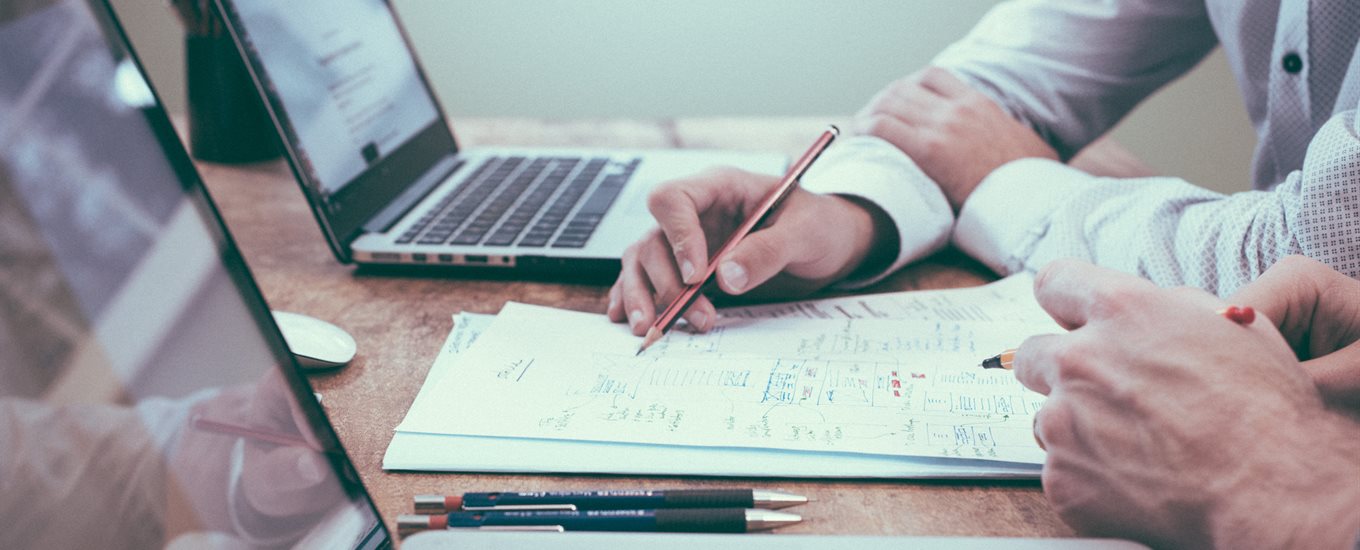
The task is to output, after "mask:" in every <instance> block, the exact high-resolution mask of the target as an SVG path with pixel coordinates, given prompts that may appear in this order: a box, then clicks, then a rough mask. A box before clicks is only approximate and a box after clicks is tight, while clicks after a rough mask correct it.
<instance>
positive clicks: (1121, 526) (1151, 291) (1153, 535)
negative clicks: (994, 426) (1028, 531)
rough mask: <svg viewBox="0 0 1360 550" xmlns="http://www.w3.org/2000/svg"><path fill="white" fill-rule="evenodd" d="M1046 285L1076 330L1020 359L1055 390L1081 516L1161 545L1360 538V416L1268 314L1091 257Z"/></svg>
mask: <svg viewBox="0 0 1360 550" xmlns="http://www.w3.org/2000/svg"><path fill="white" fill-rule="evenodd" d="M1035 296H1036V297H1037V298H1038V300H1039V303H1040V304H1041V305H1042V306H1043V307H1044V309H1046V310H1047V311H1048V312H1049V313H1050V314H1051V315H1053V318H1054V319H1055V320H1057V321H1058V322H1059V324H1061V325H1063V326H1064V327H1067V328H1069V329H1072V332H1070V333H1068V334H1064V335H1046V336H1037V337H1034V338H1031V339H1029V340H1027V341H1026V342H1025V343H1024V344H1023V345H1022V346H1021V347H1020V348H1019V350H1018V351H1017V353H1016V356H1015V375H1016V377H1017V378H1018V379H1019V380H1020V382H1021V383H1023V384H1024V385H1025V386H1026V387H1029V388H1030V389H1033V390H1035V391H1038V392H1040V393H1044V394H1047V395H1048V396H1049V397H1048V400H1047V401H1046V402H1045V404H1044V406H1043V408H1042V409H1041V410H1040V411H1039V413H1038V415H1037V417H1036V421H1035V436H1036V438H1037V439H1038V440H1040V441H1041V442H1042V444H1043V445H1044V446H1045V447H1046V448H1047V450H1048V458H1047V460H1046V462H1045V464H1044V471H1043V483H1044V491H1045V493H1046V494H1047V496H1048V499H1049V502H1050V503H1051V504H1052V505H1053V507H1054V509H1055V511H1057V513H1058V514H1059V515H1060V516H1061V517H1062V518H1063V519H1064V521H1066V522H1067V523H1068V524H1069V525H1071V526H1072V527H1073V528H1075V529H1076V530H1077V531H1079V532H1081V533H1083V534H1089V535H1102V536H1117V537H1128V538H1133V539H1138V540H1141V541H1143V542H1146V543H1149V544H1151V545H1153V546H1154V547H1183V548H1214V547H1217V548H1248V547H1250V548H1286V547H1309V548H1343V547H1349V546H1347V545H1349V544H1352V543H1353V542H1354V537H1355V536H1356V533H1357V531H1358V530H1360V514H1356V510H1357V509H1360V476H1357V475H1356V472H1358V471H1360V460H1357V457H1360V424H1356V423H1355V422H1353V421H1351V420H1349V419H1347V418H1344V417H1342V416H1340V415H1337V414H1335V413H1333V412H1331V411H1328V410H1327V409H1326V408H1325V407H1324V405H1323V402H1322V399H1321V397H1320V396H1319V394H1318V391H1317V389H1316V387H1314V385H1313V383H1312V380H1310V379H1309V378H1308V376H1307V375H1306V374H1305V373H1304V372H1303V370H1302V369H1300V368H1299V364H1298V361H1297V360H1296V359H1295V357H1294V352H1293V351H1292V350H1291V349H1290V348H1289V346H1288V344H1287V343H1286V342H1285V340H1284V338H1282V337H1281V335H1280V333H1279V332H1278V331H1276V330H1275V327H1274V326H1273V325H1272V324H1271V323H1272V321H1271V320H1270V319H1269V318H1268V315H1269V313H1267V312H1263V313H1266V315H1262V316H1259V317H1258V318H1257V320H1256V321H1255V322H1254V323H1252V324H1250V325H1246V326H1243V325H1239V324H1237V323H1235V322H1232V321H1229V320H1227V319H1225V318H1223V317H1222V316H1220V315H1219V314H1217V313H1216V311H1217V310H1219V309H1221V308H1222V307H1224V305H1225V304H1223V302H1221V301H1220V300H1218V299H1217V298H1214V297H1213V296H1210V295H1209V294H1206V293H1204V292H1201V291H1198V290H1188V289H1176V290H1162V289H1158V288H1156V287H1154V286H1153V285H1152V284H1151V283H1149V282H1147V281H1144V280H1142V279H1138V278H1136V277H1133V276H1131V275H1125V274H1121V273H1117V272H1114V271H1110V270H1106V269H1102V268H1097V267H1095V266H1092V265H1090V264H1086V263H1082V262H1076V261H1058V262H1054V263H1053V264H1050V265H1049V266H1048V267H1047V268H1045V269H1044V270H1043V271H1042V272H1040V274H1039V276H1038V278H1037V279H1036V282H1035ZM1304 502H1306V503H1307V505H1306V506H1305V505H1300V504H1299V503H1304Z"/></svg>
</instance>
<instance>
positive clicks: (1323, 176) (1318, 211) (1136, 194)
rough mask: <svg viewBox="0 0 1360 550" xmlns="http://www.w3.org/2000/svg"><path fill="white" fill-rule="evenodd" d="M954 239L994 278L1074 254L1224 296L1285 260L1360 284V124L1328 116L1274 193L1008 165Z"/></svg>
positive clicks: (1029, 163)
mask: <svg viewBox="0 0 1360 550" xmlns="http://www.w3.org/2000/svg"><path fill="white" fill-rule="evenodd" d="M953 242H954V243H955V245H956V246H958V247H959V248H960V249H962V250H963V251H964V252H967V253H968V254H970V255H972V256H974V257H975V258H978V259H979V260H980V261H982V262H983V263H984V264H986V265H987V266H989V267H991V268H992V269H993V270H995V271H997V272H998V273H1001V274H1009V273H1013V272H1016V271H1020V270H1035V269H1038V268H1040V267H1042V266H1043V265H1044V264H1046V263H1048V262H1049V261H1052V260H1054V259H1057V258H1063V257H1075V258H1081V259H1085V260H1088V261H1091V262H1093V263H1096V264H1099V265H1103V266H1106V267H1111V268H1115V269H1119V270H1121V271H1126V272H1129V273H1134V274H1137V275H1140V276H1142V277H1146V278H1148V279H1151V280H1152V281H1153V282H1155V283H1157V284H1159V285H1163V286H1168V285H1191V286H1197V287H1200V288H1204V289H1206V290H1209V291H1211V292H1216V293H1218V294H1220V295H1227V294H1230V293H1231V292H1233V291H1234V290H1236V289H1237V288H1239V287H1241V286H1242V285H1244V284H1246V283H1248V282H1250V281H1251V280H1253V279H1255V278H1256V277H1258V276H1260V274H1261V273H1262V272H1264V271H1265V270H1266V268H1269V267H1270V266H1271V265H1272V264H1274V263H1275V262H1276V261H1278V260H1279V259H1280V258H1283V257H1284V256H1287V255H1290V254H1304V255H1307V256H1309V257H1311V258H1314V259H1317V260H1320V261H1322V262H1324V263H1326V264H1328V265H1330V266H1331V267H1332V268H1334V269H1337V270H1338V271H1340V272H1342V273H1344V274H1346V275H1348V276H1351V277H1358V278H1360V125H1358V123H1357V121H1356V115H1355V111H1347V112H1344V113H1342V114H1339V115H1336V116H1335V117H1333V118H1332V119H1330V120H1329V121H1328V122H1327V123H1326V124H1325V125H1323V127H1322V128H1321V130H1319V131H1318V133H1317V135H1316V136H1314V138H1313V140H1312V142H1311V144H1310V146H1309V149H1308V155H1307V156H1306V158H1305V160H1304V165H1303V169H1302V170H1298V171H1295V172H1293V173H1291V174H1290V175H1289V177H1288V179H1286V180H1285V181H1284V182H1283V183H1281V184H1279V185H1278V186H1276V187H1275V188H1274V189H1273V190H1272V191H1249V192H1243V193H1235V194H1233V195H1222V194H1219V193H1214V192H1212V191H1208V190H1205V189H1203V188H1200V187H1196V186H1194V185H1191V184H1189V183H1187V182H1185V181H1184V180H1180V179H1176V178H1166V177H1158V178H1140V179H1109V178H1097V177H1095V176H1091V175H1089V174H1086V173H1084V172H1081V171H1079V170H1076V169H1073V168H1070V167H1067V166H1065V165H1062V164H1059V163H1057V162H1054V161H1049V160H1040V159H1025V160H1018V161H1013V162H1011V163H1008V164H1006V165H1005V166H1002V167H1001V168H1000V169H998V170H996V171H995V172H993V173H992V174H991V175H989V176H988V177H987V178H986V179H984V180H983V181H982V183H981V184H980V185H979V186H978V188H977V189H976V190H975V191H974V192H973V194H972V196H970V197H969V198H968V200H967V202H965V203H964V205H963V209H962V211H961V212H960V214H959V220H958V223H957V225H956V227H955V231H954V236H953Z"/></svg>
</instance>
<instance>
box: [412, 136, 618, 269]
mask: <svg viewBox="0 0 1360 550" xmlns="http://www.w3.org/2000/svg"><path fill="white" fill-rule="evenodd" d="M641 163H642V159H638V158H634V159H631V160H629V161H628V162H626V163H619V162H612V163H611V162H610V161H609V159H607V158H602V157H597V158H589V159H586V158H578V157H539V158H528V157H519V156H513V157H491V158H488V159H486V161H484V162H482V164H481V165H480V166H478V167H477V169H476V170H475V171H473V173H472V174H471V175H470V176H468V178H467V179H466V180H464V181H463V184H462V185H460V186H458V188H457V189H455V190H454V191H453V192H452V193H449V194H448V195H447V196H445V197H444V198H443V199H441V200H440V201H439V203H438V204H436V205H435V206H434V207H433V208H430V209H429V210H428V211H426V213H425V214H424V215H422V216H421V217H420V219H418V220H417V221H416V223H415V224H414V225H412V226H411V228H410V229H408V230H407V231H406V232H405V233H403V234H402V235H401V236H400V237H398V238H397V243H398V244H412V243H415V244H425V245H438V244H455V245H464V246H472V245H484V246H520V247H526V248H541V247H553V248H581V247H584V246H585V244H586V241H587V240H589V239H590V235H591V234H592V233H594V232H595V227H596V226H598V225H599V224H600V220H602V219H604V213H605V212H606V211H608V210H609V207H610V206H611V205H613V204H614V199H616V198H618V196H619V192H620V191H622V190H623V186H624V185H625V184H627V183H628V178H630V177H632V175H633V173H634V172H636V171H637V167H638V165H639V164H641ZM597 180H598V181H599V184H598V185H594V188H593V190H592V184H595V182H596V181H597ZM587 191H589V196H587ZM578 205H579V207H578ZM568 216H570V217H568Z"/></svg>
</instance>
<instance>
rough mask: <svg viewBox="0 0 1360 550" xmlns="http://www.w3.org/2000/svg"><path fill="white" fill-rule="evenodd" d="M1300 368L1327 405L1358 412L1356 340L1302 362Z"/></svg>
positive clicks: (1359, 363)
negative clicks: (1306, 374) (1301, 367)
mask: <svg viewBox="0 0 1360 550" xmlns="http://www.w3.org/2000/svg"><path fill="white" fill-rule="evenodd" d="M1303 369H1304V370H1305V371H1307V372H1308V375H1309V376H1311V377H1312V378H1313V384H1314V385H1316V386H1317V389H1318V393H1320V394H1322V398H1323V400H1325V401H1326V402H1327V404H1328V405H1331V406H1333V407H1344V408H1349V409H1352V410H1357V411H1360V342H1357V343H1353V344H1351V345H1349V346H1346V347H1344V348H1341V349H1340V350H1337V351H1335V352H1332V353H1329V354H1327V355H1323V356H1322V357H1318V358H1317V359H1312V360H1309V361H1304V362H1303Z"/></svg>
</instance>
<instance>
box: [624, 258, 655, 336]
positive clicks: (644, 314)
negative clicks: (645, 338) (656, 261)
mask: <svg viewBox="0 0 1360 550" xmlns="http://www.w3.org/2000/svg"><path fill="white" fill-rule="evenodd" d="M652 241H653V239H646V240H643V241H641V242H639V243H637V244H635V245H633V246H630V247H628V250H626V251H624V253H623V268H622V269H621V270H620V271H619V280H618V283H617V286H618V287H619V298H620V299H619V307H620V308H621V314H622V315H621V316H622V319H620V320H621V321H623V322H626V323H628V327H629V328H630V329H631V330H632V331H633V334H636V335H638V336H641V335H643V334H645V333H646V332H647V326H648V325H650V324H651V323H652V320H653V319H654V318H655V316H656V302H655V301H654V299H655V296H656V293H655V291H654V290H653V288H652V282H651V278H650V277H648V271H647V268H646V267H644V266H643V265H642V261H641V257H640V256H641V255H642V254H645V252H643V251H645V250H647V249H648V248H655V247H656V244H655V243H654V242H652Z"/></svg>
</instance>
